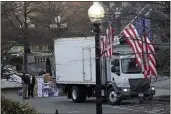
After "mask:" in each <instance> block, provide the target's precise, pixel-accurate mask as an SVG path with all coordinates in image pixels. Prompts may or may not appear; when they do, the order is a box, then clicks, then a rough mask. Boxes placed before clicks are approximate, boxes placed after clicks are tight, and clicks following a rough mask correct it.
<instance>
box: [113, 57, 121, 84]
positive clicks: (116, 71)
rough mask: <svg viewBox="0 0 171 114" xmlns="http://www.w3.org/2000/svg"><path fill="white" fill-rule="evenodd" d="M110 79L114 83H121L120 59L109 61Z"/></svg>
mask: <svg viewBox="0 0 171 114" xmlns="http://www.w3.org/2000/svg"><path fill="white" fill-rule="evenodd" d="M111 78H112V79H111V80H112V81H114V82H115V83H123V80H122V76H121V72H120V60H119V59H113V60H112V61H111Z"/></svg>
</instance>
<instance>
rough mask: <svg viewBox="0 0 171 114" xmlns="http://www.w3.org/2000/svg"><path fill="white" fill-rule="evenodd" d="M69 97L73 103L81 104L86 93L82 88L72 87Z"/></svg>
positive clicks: (84, 99)
mask: <svg viewBox="0 0 171 114" xmlns="http://www.w3.org/2000/svg"><path fill="white" fill-rule="evenodd" d="M71 96H72V101H73V102H74V103H82V102H85V101H86V93H85V90H84V88H81V87H78V86H73V87H72V90H71Z"/></svg>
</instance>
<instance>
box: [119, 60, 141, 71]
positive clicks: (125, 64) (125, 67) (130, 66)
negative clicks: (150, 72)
mask: <svg viewBox="0 0 171 114" xmlns="http://www.w3.org/2000/svg"><path fill="white" fill-rule="evenodd" d="M121 64H122V72H123V73H126V74H131V73H141V68H139V66H138V65H137V64H136V60H135V58H125V59H122V60H121Z"/></svg>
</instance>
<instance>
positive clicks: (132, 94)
mask: <svg viewBox="0 0 171 114" xmlns="http://www.w3.org/2000/svg"><path fill="white" fill-rule="evenodd" d="M153 95H155V87H154V86H152V87H150V89H148V90H147V91H144V92H141V91H139V92H136V91H132V90H130V88H120V92H119V97H121V98H123V99H129V98H136V97H148V96H153Z"/></svg>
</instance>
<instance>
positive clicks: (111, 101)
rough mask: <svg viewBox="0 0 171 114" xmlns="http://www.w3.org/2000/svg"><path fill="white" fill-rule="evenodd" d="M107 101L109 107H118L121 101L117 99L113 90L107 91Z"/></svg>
mask: <svg viewBox="0 0 171 114" xmlns="http://www.w3.org/2000/svg"><path fill="white" fill-rule="evenodd" d="M114 94H115V95H114ZM107 100H108V103H109V104H111V105H119V104H120V103H121V99H120V98H119V97H118V95H117V94H116V92H115V90H114V89H113V88H109V89H108V92H107Z"/></svg>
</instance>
